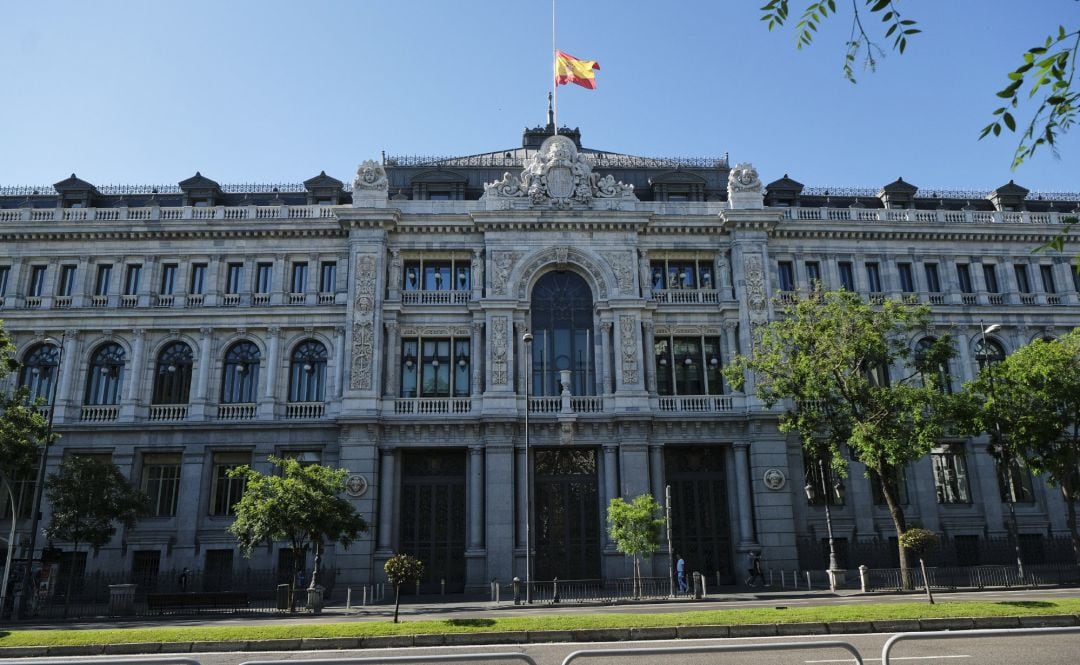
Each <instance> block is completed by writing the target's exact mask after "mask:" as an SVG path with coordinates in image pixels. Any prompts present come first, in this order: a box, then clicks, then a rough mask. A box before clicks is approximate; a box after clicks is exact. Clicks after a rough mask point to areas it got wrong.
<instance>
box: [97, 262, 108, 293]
mask: <svg viewBox="0 0 1080 665" xmlns="http://www.w3.org/2000/svg"><path fill="white" fill-rule="evenodd" d="M111 281H112V264H111V263H101V264H99V265H98V267H97V281H96V282H94V295H95V296H107V295H109V282H111Z"/></svg>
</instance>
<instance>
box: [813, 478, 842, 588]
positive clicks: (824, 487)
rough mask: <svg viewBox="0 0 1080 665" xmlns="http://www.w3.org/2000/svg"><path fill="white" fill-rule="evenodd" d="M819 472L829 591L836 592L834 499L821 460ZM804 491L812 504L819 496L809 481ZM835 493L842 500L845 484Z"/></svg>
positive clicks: (837, 573)
mask: <svg viewBox="0 0 1080 665" xmlns="http://www.w3.org/2000/svg"><path fill="white" fill-rule="evenodd" d="M818 471H819V472H820V474H821V491H822V497H821V498H822V501H823V503H824V504H825V531H826V533H827V534H828V536H829V589H830V590H832V591H836V578H837V576H838V575H839V574H840V566H839V565H838V564H837V562H836V541H835V540H834V539H833V528H832V511H831V510H829V504H830V503H831V502H832V499H831V498H830V497H829V486H828V483H826V481H825V461H824V460H822V459H821V458H818ZM803 490H804V491H805V492H806V498H807V500H808V501H810V502H811V503H812V502H813V501H814V498H815V497H816V496H817V488H815V487H814V483H813V482H811V481H809V480H808V481H807V483H806V487H804V488H803ZM833 491H834V492H836V497H837V498H842V497H843V496H844V485H843V483H841V482H840V481H837V482H836V483H835V484H834V485H833Z"/></svg>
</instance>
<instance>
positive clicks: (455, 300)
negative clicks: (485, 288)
mask: <svg viewBox="0 0 1080 665" xmlns="http://www.w3.org/2000/svg"><path fill="white" fill-rule="evenodd" d="M471 295H472V292H471V291H402V292H401V302H402V303H403V304H405V305H464V304H467V303H468V302H469V298H470V297H471Z"/></svg>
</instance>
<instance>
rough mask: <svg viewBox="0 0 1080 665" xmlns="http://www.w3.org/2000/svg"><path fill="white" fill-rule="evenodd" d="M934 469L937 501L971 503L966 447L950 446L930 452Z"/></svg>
mask: <svg viewBox="0 0 1080 665" xmlns="http://www.w3.org/2000/svg"><path fill="white" fill-rule="evenodd" d="M930 462H931V464H932V466H933V469H934V488H935V489H936V490H937V502H938V503H943V504H950V503H971V492H970V490H969V488H968V477H967V464H965V463H964V449H963V448H962V447H960V446H950V447H948V448H945V449H942V450H941V451H939V452H934V453H931V454H930Z"/></svg>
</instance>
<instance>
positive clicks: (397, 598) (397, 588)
mask: <svg viewBox="0 0 1080 665" xmlns="http://www.w3.org/2000/svg"><path fill="white" fill-rule="evenodd" d="M399 607H401V584H400V583H398V584H395V585H394V623H397V622H398V618H397V616H398V608H399Z"/></svg>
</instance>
